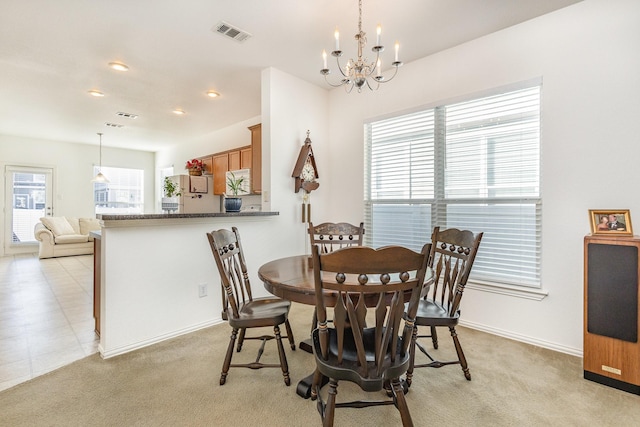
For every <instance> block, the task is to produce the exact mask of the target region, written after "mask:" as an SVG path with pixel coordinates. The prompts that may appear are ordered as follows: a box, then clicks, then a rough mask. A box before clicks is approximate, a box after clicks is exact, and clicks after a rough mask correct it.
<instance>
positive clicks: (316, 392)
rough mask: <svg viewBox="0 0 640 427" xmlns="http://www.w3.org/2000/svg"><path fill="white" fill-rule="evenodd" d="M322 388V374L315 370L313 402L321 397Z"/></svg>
mask: <svg viewBox="0 0 640 427" xmlns="http://www.w3.org/2000/svg"><path fill="white" fill-rule="evenodd" d="M321 388H322V374H321V373H320V371H319V370H317V369H316V370H315V372H314V373H313V381H312V382H311V396H310V398H311V400H316V399H317V398H318V396H319V395H320V389H321Z"/></svg>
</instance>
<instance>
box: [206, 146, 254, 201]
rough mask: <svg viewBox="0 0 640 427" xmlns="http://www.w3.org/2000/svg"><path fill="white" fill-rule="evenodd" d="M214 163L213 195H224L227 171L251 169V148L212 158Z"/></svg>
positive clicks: (231, 151) (228, 152) (230, 151)
mask: <svg viewBox="0 0 640 427" xmlns="http://www.w3.org/2000/svg"><path fill="white" fill-rule="evenodd" d="M211 158H212V163H213V194H218V195H220V194H224V192H225V190H226V179H227V171H234V170H238V169H251V159H252V155H251V147H250V146H247V147H242V148H238V149H235V150H229V151H225V152H222V153H218V154H214V155H213V156H211Z"/></svg>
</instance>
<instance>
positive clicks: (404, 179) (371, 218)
mask: <svg viewBox="0 0 640 427" xmlns="http://www.w3.org/2000/svg"><path fill="white" fill-rule="evenodd" d="M366 132H367V140H368V141H369V142H368V143H367V144H366V150H365V151H366V153H365V158H366V159H367V165H366V166H365V170H368V173H367V176H366V177H365V181H366V182H367V183H366V184H365V191H366V192H367V194H366V195H365V203H366V205H367V206H366V208H365V222H366V223H367V228H366V229H367V233H366V234H365V236H369V238H371V239H372V241H371V242H370V243H369V244H370V245H371V246H375V247H380V246H385V245H389V244H399V245H403V246H407V247H411V248H413V249H420V248H421V247H422V245H423V244H424V243H425V242H426V240H425V238H428V236H429V235H430V234H431V232H430V229H431V225H430V224H431V203H432V202H433V201H434V111H433V110H427V111H421V112H418V113H414V114H409V115H406V116H401V117H396V118H392V119H388V120H382V121H379V122H376V123H371V124H370V125H368V126H367V128H366ZM420 242H422V243H420ZM418 246H419V247H418Z"/></svg>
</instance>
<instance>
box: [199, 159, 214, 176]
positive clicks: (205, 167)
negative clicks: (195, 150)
mask: <svg viewBox="0 0 640 427" xmlns="http://www.w3.org/2000/svg"><path fill="white" fill-rule="evenodd" d="M199 159H200V160H202V173H203V174H205V175H213V156H206V157H199Z"/></svg>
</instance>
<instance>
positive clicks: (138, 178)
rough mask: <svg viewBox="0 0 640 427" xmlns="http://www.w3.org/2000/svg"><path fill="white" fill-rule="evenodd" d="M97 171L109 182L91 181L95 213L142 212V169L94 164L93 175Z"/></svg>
mask: <svg viewBox="0 0 640 427" xmlns="http://www.w3.org/2000/svg"><path fill="white" fill-rule="evenodd" d="M99 171H102V173H103V174H104V175H105V176H106V177H107V179H109V183H99V182H95V183H93V200H94V204H95V210H96V214H142V213H144V170H142V169H127V168H115V167H107V166H103V167H102V169H99V168H98V167H97V166H94V168H93V175H94V176H95V175H96V174H97V173H98V172H99Z"/></svg>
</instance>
